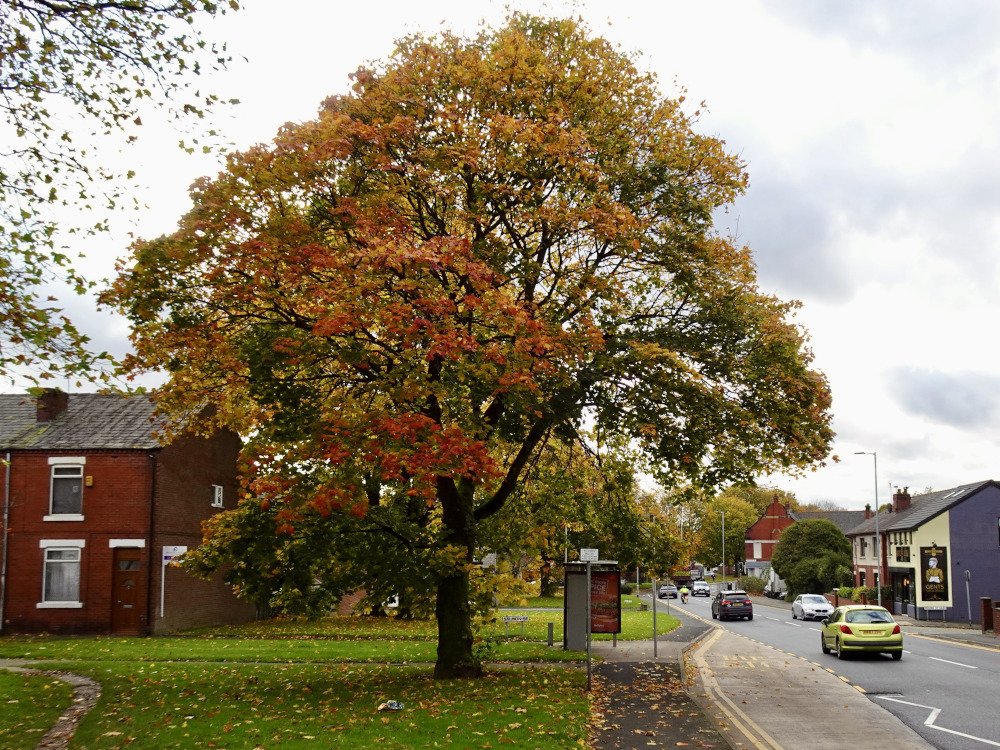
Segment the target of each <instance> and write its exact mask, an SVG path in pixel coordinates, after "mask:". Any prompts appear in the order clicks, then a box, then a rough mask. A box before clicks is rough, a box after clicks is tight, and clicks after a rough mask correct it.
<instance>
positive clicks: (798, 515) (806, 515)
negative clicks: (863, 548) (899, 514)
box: [788, 510, 865, 534]
mask: <svg viewBox="0 0 1000 750" xmlns="http://www.w3.org/2000/svg"><path fill="white" fill-rule="evenodd" d="M788 515H789V516H791V518H792V519H793V520H795V521H815V520H817V519H823V520H824V521H830V522H831V523H833V524H834V525H835V526H836V527H837V528H838V529H840V530H841V531H843V532H844V534H847V533H849V532H851V531H854V529H855V528H857V526H858V524H860V523H862V522H863V521H864V520H865V512H864V511H863V510H799V511H792V512H791V513H789V514H788Z"/></svg>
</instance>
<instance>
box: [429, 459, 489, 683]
mask: <svg viewBox="0 0 1000 750" xmlns="http://www.w3.org/2000/svg"><path fill="white" fill-rule="evenodd" d="M473 492H474V487H473V486H472V484H471V483H469V482H463V481H461V480H460V481H459V483H458V485H457V486H456V484H455V482H454V481H453V480H452V479H450V478H448V477H441V478H439V479H438V498H439V499H440V501H441V510H442V514H441V520H442V522H443V523H444V527H445V529H446V538H447V541H448V543H449V544H451V545H454V546H455V547H457V548H459V549H461V550H464V552H465V559H464V560H463V561H462V562H463V563H465V564H463V565H459V566H456V568H455V569H454V570H453V571H452V572H451V573H450V575H448V576H446V577H444V578H442V579H441V581H440V582H439V583H438V589H437V602H436V604H435V607H434V612H435V614H436V615H437V625H438V649H437V663H436V664H435V665H434V676H435V677H437V678H439V679H442V678H444V679H446V678H453V677H465V678H468V677H481V676H482V674H483V668H482V665H481V664H480V663H479V660H478V659H476V657H475V656H474V655H473V653H472V640H473V636H472V606H471V604H470V603H469V602H470V600H471V598H472V597H471V595H470V594H471V590H470V586H469V570H468V567H467V565H471V563H472V560H473V548H474V544H475V532H474V524H475V519H474V518H473Z"/></svg>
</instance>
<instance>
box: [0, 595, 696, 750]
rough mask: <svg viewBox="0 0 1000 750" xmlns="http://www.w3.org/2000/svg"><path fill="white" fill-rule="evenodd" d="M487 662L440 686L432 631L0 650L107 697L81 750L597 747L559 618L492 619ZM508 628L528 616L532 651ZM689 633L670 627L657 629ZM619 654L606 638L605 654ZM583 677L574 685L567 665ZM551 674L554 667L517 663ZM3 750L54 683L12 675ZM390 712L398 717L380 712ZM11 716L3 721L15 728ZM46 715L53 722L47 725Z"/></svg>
mask: <svg viewBox="0 0 1000 750" xmlns="http://www.w3.org/2000/svg"><path fill="white" fill-rule="evenodd" d="M496 614H497V617H496V618H495V621H493V622H489V623H485V624H484V625H483V626H482V627H481V628H480V630H479V638H480V639H481V641H480V643H479V645H478V646H477V648H480V649H482V652H481V653H482V655H483V658H484V660H486V661H487V662H488V663H489V664H490V665H491V666H490V667H489V669H488V673H487V676H486V677H485V678H483V679H481V680H473V681H461V680H434V679H433V678H432V667H431V666H430V665H431V664H432V663H433V661H434V659H435V650H436V646H437V644H436V639H437V633H436V626H435V623H434V622H433V621H404V620H397V619H395V618H393V617H387V618H371V617H330V618H324V619H321V620H317V621H312V622H310V621H305V620H294V619H284V618H279V619H274V620H268V621H264V622H257V623H250V624H247V625H244V626H239V627H227V628H221V629H216V630H214V631H211V632H209V631H198V632H192V633H185V634H181V635H176V636H167V637H158V638H111V637H98V638H50V637H40V636H38V637H14V636H8V637H3V638H0V658H25V659H43V660H46V661H50V660H51V661H52V662H53V665H52V667H53V668H57V669H60V670H65V671H72V672H77V673H79V674H85V675H87V676H90V677H92V678H93V679H95V680H97V681H98V682H99V683H101V686H102V695H101V698H100V701H99V703H98V706H97V707H96V708H95V709H94V710H93V711H91V712H90V713H89V714H88V715H87V717H86V718H85V719H84V720H83V722H82V724H81V726H80V728H79V730H78V732H77V734H76V736H75V737H74V739H73V743H72V744H71V747H74V748H118V747H125V746H128V747H131V748H142V747H146V748H167V747H206V748H208V747H218V748H257V747H267V748H284V747H288V748H298V747H345V748H347V747H351V748H355V747H374V746H379V747H384V748H421V747H455V748H481V747H482V748H489V747H498V746H500V745H502V744H514V745H515V746H524V747H529V748H542V749H543V750H556V749H557V748H560V749H561V748H567V747H573V746H579V745H581V744H585V742H586V737H587V723H588V720H589V699H588V697H587V695H586V693H585V692H584V691H583V688H584V686H585V683H586V671H585V670H583V669H581V668H580V667H581V666H582V662H583V660H584V659H585V654H583V653H582V652H579V651H577V652H573V651H564V650H563V649H562V648H560V647H558V646H556V647H553V648H549V647H548V646H547V644H546V639H547V635H548V623H549V622H552V623H553V626H554V630H555V637H556V639H557V640H559V639H561V637H562V611H561V610H559V611H542V610H539V609H537V608H526V609H523V610H517V611H502V612H498V613H496ZM505 614H526V615H527V616H528V617H529V620H528V622H527V623H525V628H524V637H523V638H522V637H521V635H520V624H517V623H511V625H510V628H509V630H510V635H509V637H505V636H504V624H503V622H502V620H501V619H500V618H501V617H502V616H503V615H505ZM677 624H678V622H677V620H676V619H675V618H672V617H668V616H667V615H666V613H665V612H658V616H657V629H658V630H659V631H660V632H661V633H664V632H668V631H669V630H672V629H673V628H674V627H676V626H677ZM622 631H623V632H622V634H621V635H620V636H619V638H620V639H621V640H632V639H644V638H649V637H651V635H652V612H649V611H639V610H638V609H626V610H625V611H623V613H622ZM598 637H600V638H605V639H610V638H611V636H610V635H606V636H595V638H598ZM565 661H570V662H575V665H574V667H573V668H569V669H567V668H566V667H565V666H560V665H559V664H558V662H565ZM524 662H533V663H539V662H540V663H544V662H553V664H552V666H547V667H539V666H537V664H534V665H533V666H531V667H522V666H518V663H524ZM0 678H2V679H3V681H2V682H0V691H2V692H0V695H4V696H5V698H6V700H7V701H8V703H7V704H6V705H2V704H0V727H3V728H4V729H2V730H0V731H6V732H7V735H5V734H0V747H3V748H8V747H10V748H15V749H18V748H22V747H24V748H32V747H34V746H35V744H37V741H38V739H39V737H40V736H41V735H40V733H39V732H38V729H39V728H43V729H47V728H48V726H49V725H51V723H52V721H54V719H55V718H56V717H57V716H58V715H59V713H60V712H61V711H62V709H63V708H64V707H65V705H67V704H68V702H69V696H70V695H71V691H70V689H69V687H68V686H65V685H63V684H62V683H58V682H53V681H52V680H51V678H44V677H40V676H36V677H33V678H30V679H28V678H24V677H22V676H21V675H12V674H11V673H7V672H4V671H2V670H0ZM389 700H396V701H401V702H402V703H403V704H404V705H405V708H404V710H402V711H399V712H390V711H379V710H378V706H379V705H380V704H381V703H384V702H386V701H389ZM3 711H6V712H3ZM45 712H47V713H45Z"/></svg>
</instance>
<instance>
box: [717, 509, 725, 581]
mask: <svg viewBox="0 0 1000 750" xmlns="http://www.w3.org/2000/svg"><path fill="white" fill-rule="evenodd" d="M715 512H716V513H718V514H719V515H721V516H722V589H721V591H725V590H726V511H724V510H717V511H715Z"/></svg>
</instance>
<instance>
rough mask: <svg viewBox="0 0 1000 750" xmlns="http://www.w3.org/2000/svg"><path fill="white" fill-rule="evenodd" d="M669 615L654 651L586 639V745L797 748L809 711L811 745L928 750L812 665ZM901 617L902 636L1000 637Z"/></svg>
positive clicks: (649, 646) (643, 645) (685, 616)
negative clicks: (592, 658) (589, 660)
mask: <svg viewBox="0 0 1000 750" xmlns="http://www.w3.org/2000/svg"><path fill="white" fill-rule="evenodd" d="M755 604H756V605H759V606H760V607H767V606H773V607H775V608H784V609H790V607H791V605H788V603H787V602H774V603H772V602H771V601H770V600H758V599H755ZM785 605H787V606H785ZM671 614H674V615H676V616H678V617H679V618H680V620H681V623H682V625H681V627H680V628H678V629H677V630H675V631H674V632H673V633H670V634H669V635H667V636H664V637H661V638H660V639H658V641H657V643H656V644H655V651H656V654H655V655H654V644H653V641H651V640H649V641H638V642H637V641H629V642H627V643H619V644H618V647H617V648H615V647H613V646H612V644H611V643H609V642H605V641H601V642H596V643H594V644H593V645H592V647H591V648H592V651H593V653H594V654H595V655H597V656H600V657H601V658H602V659H604V662H603V663H602V664H598V665H595V667H594V675H595V694H596V696H597V698H598V701H599V704H598V713H599V716H598V722H597V724H596V726H595V729H594V733H593V737H592V742H591V745H592V747H594V748H616V749H617V748H620V749H628V748H633V749H635V750H638V749H639V748H650V747H662V748H666V747H683V746H690V747H709V748H733V749H734V750H743V749H747V750H749V749H750V748H755V749H756V750H795V749H796V748H800V747H803V746H804V745H803V737H802V717H804V716H808V717H809V727H810V729H809V738H808V747H810V748H818V750H825V749H826V748H830V750H833V749H834V748H837V749H838V750H840V748H843V747H852V746H853V747H859V748H863V747H891V748H893V750H929V749H930V748H931V745H929V744H928V743H927V742H925V741H924V740H923V739H922V738H921V737H920V736H919V735H917V734H916V733H915V732H913V731H912V730H911V729H909V728H908V727H906V725H904V724H903V723H902V722H901V721H899V719H897V718H896V717H895V716H893V715H892V714H891V713H889V712H888V711H886V710H884V709H883V708H881V707H880V706H879V705H877V704H876V703H874V702H872V701H871V700H870V699H869V698H868V696H866V695H865V694H864V693H862V692H860V691H859V690H857V689H856V688H854V687H852V686H851V685H850V684H848V683H846V682H844V681H843V680H842V679H841V678H839V677H837V676H836V675H835V674H833V673H832V672H831V671H829V670H828V669H826V668H824V667H823V666H821V665H820V664H818V663H815V662H811V661H808V660H806V659H803V658H800V657H797V656H792V655H791V654H786V653H784V652H782V651H779V650H777V649H774V648H771V647H770V646H767V645H765V644H762V643H758V642H756V641H753V640H751V639H749V638H746V637H744V636H741V635H738V634H734V633H732V632H729V631H725V630H723V629H720V628H716V627H715V625H714V623H712V622H711V621H707V620H703V619H702V618H700V617H697V616H695V615H692V614H691V613H690V612H688V611H686V610H685V609H684V608H682V607H672V608H671ZM899 619H900V620H901V621H902V622H904V627H905V628H906V632H908V633H910V634H914V635H925V637H936V636H938V635H945V636H948V637H950V638H952V639H954V640H963V641H964V642H970V643H978V642H982V643H983V644H989V643H992V644H994V645H1000V644H997V639H996V638H995V636H993V635H992V634H988V635H986V636H982V635H981V634H980V633H979V630H978V629H970V628H968V627H965V628H960V627H956V626H955V625H953V624H952V625H950V626H948V627H942V626H941V625H929V624H927V623H923V622H921V623H913V622H912V621H911V622H906V620H905V618H899Z"/></svg>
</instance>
